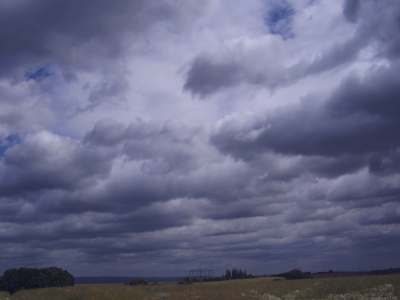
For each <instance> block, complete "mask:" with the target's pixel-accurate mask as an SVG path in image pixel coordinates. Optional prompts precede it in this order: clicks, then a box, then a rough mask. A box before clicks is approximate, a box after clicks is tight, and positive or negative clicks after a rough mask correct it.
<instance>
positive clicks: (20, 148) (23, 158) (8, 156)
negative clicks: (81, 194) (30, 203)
mask: <svg viewBox="0 0 400 300" xmlns="http://www.w3.org/2000/svg"><path fill="white" fill-rule="evenodd" d="M112 157H113V151H104V150H103V151H102V150H99V151H96V150H94V149H91V148H90V147H87V148H83V147H81V146H80V145H79V143H77V142H76V141H74V140H72V139H69V138H64V137H60V136H57V135H54V134H52V133H49V132H41V133H39V134H35V135H30V136H27V137H26V138H25V139H24V140H23V141H21V143H20V144H17V145H14V146H12V147H9V148H8V149H7V150H6V151H5V152H4V160H3V162H2V164H1V175H0V176H1V178H2V180H1V195H3V196H4V195H13V194H23V193H25V192H29V191H38V190H42V189H57V188H61V189H75V188H77V187H79V186H84V185H87V184H90V183H92V182H93V181H95V180H97V179H100V178H103V177H104V176H106V175H107V174H108V172H109V171H110V168H111V165H110V160H111V159H112Z"/></svg>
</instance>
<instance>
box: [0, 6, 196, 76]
mask: <svg viewBox="0 0 400 300" xmlns="http://www.w3.org/2000/svg"><path fill="white" fill-rule="evenodd" d="M182 5H183V7H176V6H175V5H174V3H171V2H163V3H159V2H157V1H144V0H135V1H127V0H118V1H112V2H110V1H102V0H101V1H94V0H84V1H76V0H73V1H57V2H54V1H51V0H39V1H35V2H31V1H24V0H17V1H7V0H2V1H0V8H1V9H0V28H1V29H0V40H1V41H2V47H1V49H0V69H1V73H0V76H1V77H3V76H6V75H7V73H8V72H10V71H13V70H15V69H16V68H17V67H22V68H26V66H33V67H35V66H37V65H41V64H47V63H55V64H58V65H61V66H62V67H63V68H66V71H67V72H69V71H71V70H72V68H74V67H78V68H82V69H93V68H97V67H98V65H99V64H98V63H97V57H103V58H105V59H112V58H116V57H118V56H119V55H121V53H122V51H123V48H124V47H125V46H126V38H127V37H128V36H129V35H130V34H137V33H139V32H144V31H145V30H146V29H147V28H149V26H151V25H152V24H154V23H157V22H162V21H165V20H173V19H179V15H180V12H182V10H184V9H185V8H186V9H187V11H186V13H187V12H188V11H190V9H191V8H190V6H191V4H190V3H186V4H182ZM39 70H41V69H40V68H39ZM37 72H38V71H36V72H34V73H33V76H34V77H37V75H39V74H37ZM35 74H37V75H35ZM28 77H29V76H28ZM30 77H32V76H30ZM30 77H29V78H30ZM16 78H18V77H16Z"/></svg>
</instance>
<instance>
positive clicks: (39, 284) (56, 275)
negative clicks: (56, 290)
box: [0, 267, 74, 294]
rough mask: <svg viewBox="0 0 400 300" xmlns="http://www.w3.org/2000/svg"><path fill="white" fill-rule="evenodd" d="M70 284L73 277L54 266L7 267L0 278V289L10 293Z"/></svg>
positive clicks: (72, 282)
mask: <svg viewBox="0 0 400 300" xmlns="http://www.w3.org/2000/svg"><path fill="white" fill-rule="evenodd" d="M72 285H74V277H73V276H72V275H71V274H70V273H68V272H67V271H65V270H63V269H60V268H56V267H51V268H42V269H37V268H19V269H8V270H6V271H5V272H4V275H3V276H2V277H1V278H0V290H3V291H7V292H8V293H10V294H14V293H15V292H17V291H19V290H21V289H24V290H28V289H37V288H45V287H56V286H59V287H61V286H72Z"/></svg>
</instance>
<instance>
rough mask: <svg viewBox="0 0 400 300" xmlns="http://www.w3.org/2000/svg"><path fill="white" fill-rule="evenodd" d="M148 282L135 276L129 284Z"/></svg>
mask: <svg viewBox="0 0 400 300" xmlns="http://www.w3.org/2000/svg"><path fill="white" fill-rule="evenodd" d="M148 284H149V282H148V281H147V280H145V279H143V278H135V279H133V280H131V281H130V282H129V285H148Z"/></svg>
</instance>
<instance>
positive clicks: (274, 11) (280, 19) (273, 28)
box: [264, 1, 295, 40]
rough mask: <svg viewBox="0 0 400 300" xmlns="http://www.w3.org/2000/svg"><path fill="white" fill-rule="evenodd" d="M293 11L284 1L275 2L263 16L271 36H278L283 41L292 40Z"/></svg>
mask: <svg viewBox="0 0 400 300" xmlns="http://www.w3.org/2000/svg"><path fill="white" fill-rule="evenodd" d="M294 14H295V10H294V9H293V7H292V6H291V5H290V4H289V3H288V2H286V1H281V2H277V3H276V4H275V5H274V6H273V7H272V8H271V9H270V10H269V11H268V12H267V15H266V16H265V19H264V21H265V24H266V25H267V26H268V27H269V30H270V32H271V33H272V34H278V35H280V36H282V38H283V39H285V40H286V39H289V38H293V37H294V34H293V32H292V25H293V24H292V23H293V16H294Z"/></svg>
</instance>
